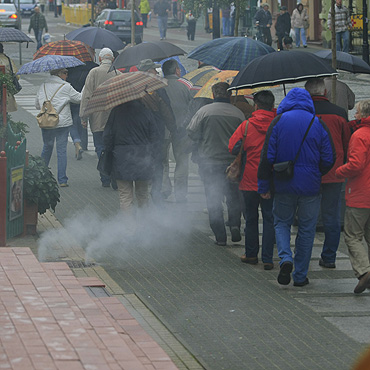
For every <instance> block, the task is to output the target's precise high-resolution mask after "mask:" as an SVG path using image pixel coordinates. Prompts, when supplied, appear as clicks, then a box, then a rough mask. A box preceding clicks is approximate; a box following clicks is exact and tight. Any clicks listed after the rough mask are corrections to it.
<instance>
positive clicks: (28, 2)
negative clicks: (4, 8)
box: [20, 0, 33, 4]
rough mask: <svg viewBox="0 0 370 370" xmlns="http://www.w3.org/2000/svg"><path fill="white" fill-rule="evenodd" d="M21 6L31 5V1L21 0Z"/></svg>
mask: <svg viewBox="0 0 370 370" xmlns="http://www.w3.org/2000/svg"><path fill="white" fill-rule="evenodd" d="M20 3H21V4H33V0H21V2H20Z"/></svg>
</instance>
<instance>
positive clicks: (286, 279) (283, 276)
mask: <svg viewBox="0 0 370 370" xmlns="http://www.w3.org/2000/svg"><path fill="white" fill-rule="evenodd" d="M292 270H293V263H292V262H284V263H283V264H282V265H281V266H280V272H279V275H278V278H277V281H278V283H279V284H281V285H288V284H289V283H290V274H291V272H292Z"/></svg>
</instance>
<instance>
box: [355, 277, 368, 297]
mask: <svg viewBox="0 0 370 370" xmlns="http://www.w3.org/2000/svg"><path fill="white" fill-rule="evenodd" d="M359 280H360V281H359V282H358V284H357V285H356V288H355V290H354V293H356V294H360V293H362V292H363V291H364V290H365V289H368V288H370V272H367V273H366V274H364V275H362V276H361V277H360V279H359Z"/></svg>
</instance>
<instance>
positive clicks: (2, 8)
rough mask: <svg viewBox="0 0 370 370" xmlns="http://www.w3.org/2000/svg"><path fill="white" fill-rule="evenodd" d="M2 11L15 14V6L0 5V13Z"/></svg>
mask: <svg viewBox="0 0 370 370" xmlns="http://www.w3.org/2000/svg"><path fill="white" fill-rule="evenodd" d="M4 10H5V11H13V12H15V6H14V5H13V4H1V5H0V12H1V11H4Z"/></svg>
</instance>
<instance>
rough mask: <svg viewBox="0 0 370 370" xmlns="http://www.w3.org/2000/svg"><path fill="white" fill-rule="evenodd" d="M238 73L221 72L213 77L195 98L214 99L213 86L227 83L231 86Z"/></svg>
mask: <svg viewBox="0 0 370 370" xmlns="http://www.w3.org/2000/svg"><path fill="white" fill-rule="evenodd" d="M237 74H238V71H221V72H219V73H217V74H216V75H214V76H212V77H211V78H210V79H209V80H208V81H207V82H206V83H205V84H204V86H203V87H202V88H201V89H200V90H199V91H198V92H197V93H196V95H195V96H194V98H209V99H213V93H212V86H213V85H214V84H216V83H218V82H227V83H228V84H231V82H232V81H233V79H234V77H235V76H236V75H237Z"/></svg>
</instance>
